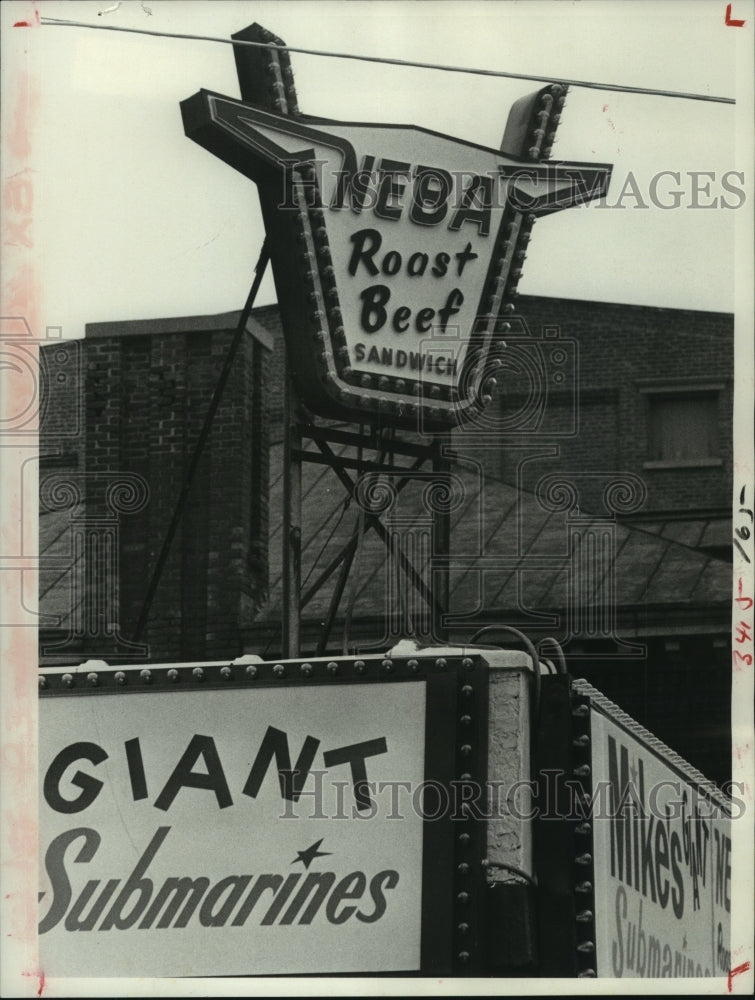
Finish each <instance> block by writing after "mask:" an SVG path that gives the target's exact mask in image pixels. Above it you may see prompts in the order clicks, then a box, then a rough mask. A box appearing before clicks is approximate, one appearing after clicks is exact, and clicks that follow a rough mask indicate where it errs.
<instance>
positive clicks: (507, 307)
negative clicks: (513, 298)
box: [503, 302, 516, 313]
mask: <svg viewBox="0 0 755 1000" xmlns="http://www.w3.org/2000/svg"><path fill="white" fill-rule="evenodd" d="M503 312H505V313H513V312H516V309H515V307H514V303H513V302H507V303H506V304H505V305H504V307H503Z"/></svg>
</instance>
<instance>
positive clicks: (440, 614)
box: [430, 433, 452, 639]
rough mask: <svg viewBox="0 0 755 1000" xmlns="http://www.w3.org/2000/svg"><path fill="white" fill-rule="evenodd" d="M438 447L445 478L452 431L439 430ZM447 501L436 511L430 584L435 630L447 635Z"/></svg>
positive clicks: (436, 460)
mask: <svg viewBox="0 0 755 1000" xmlns="http://www.w3.org/2000/svg"><path fill="white" fill-rule="evenodd" d="M435 445H436V448H435V450H434V452H433V472H435V473H438V474H439V478H441V480H442V477H443V475H444V474H447V473H449V472H450V471H451V468H452V465H451V461H450V460H449V456H448V453H449V451H450V448H451V435H450V434H448V433H446V434H439V435H438V436H437V437H436V439H435ZM446 506H447V505H444V504H439V505H438V509H437V510H435V511H434V532H433V535H434V537H433V552H432V559H431V563H430V565H431V567H432V569H431V578H430V588H431V590H432V592H433V596H434V598H435V602H434V605H433V610H434V611H435V614H436V616H437V621H436V622H435V628H434V632H435V634H436V635H437V636H439V637H442V638H443V639H447V638H448V636H447V635H446V627H445V624H444V617H445V616H446V615H447V614H448V609H449V604H450V597H451V585H450V579H451V577H450V568H451V567H450V561H449V556H450V555H451V514H450V510H448V509H446Z"/></svg>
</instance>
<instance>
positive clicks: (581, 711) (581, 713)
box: [571, 705, 590, 719]
mask: <svg viewBox="0 0 755 1000" xmlns="http://www.w3.org/2000/svg"><path fill="white" fill-rule="evenodd" d="M589 713H590V709H589V708H588V707H587V705H577V706H576V708H573V709H572V712H571V714H572V715H573V716H574V717H575V718H577V719H583V718H584V717H585V716H586V715H589Z"/></svg>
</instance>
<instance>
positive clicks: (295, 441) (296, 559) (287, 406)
mask: <svg viewBox="0 0 755 1000" xmlns="http://www.w3.org/2000/svg"><path fill="white" fill-rule="evenodd" d="M288 371H289V368H288V359H286V373H287V374H286V376H285V389H284V431H283V433H284V438H283V539H282V545H283V552H282V556H283V616H282V628H283V636H282V643H281V648H282V656H283V658H284V659H295V658H296V657H297V656H298V655H299V648H300V634H301V466H302V461H301V458H300V457H299V455H300V452H301V444H302V438H301V431H300V429H299V421H298V419H297V410H298V408H299V400H298V397H297V394H296V389H295V388H294V385H293V382H292V380H291V376H290V374H288Z"/></svg>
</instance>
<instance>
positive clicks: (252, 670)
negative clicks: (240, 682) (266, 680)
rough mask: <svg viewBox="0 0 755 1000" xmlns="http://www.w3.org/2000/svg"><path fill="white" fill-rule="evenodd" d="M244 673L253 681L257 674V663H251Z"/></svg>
mask: <svg viewBox="0 0 755 1000" xmlns="http://www.w3.org/2000/svg"><path fill="white" fill-rule="evenodd" d="M244 673H245V674H246V676H247V677H248V678H249V680H252V681H253V680H254V678H255V677H256V676H257V668H256V667H255V665H254V664H253V663H250V664H249V666H248V667H247V668H246V670H245V671H244Z"/></svg>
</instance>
